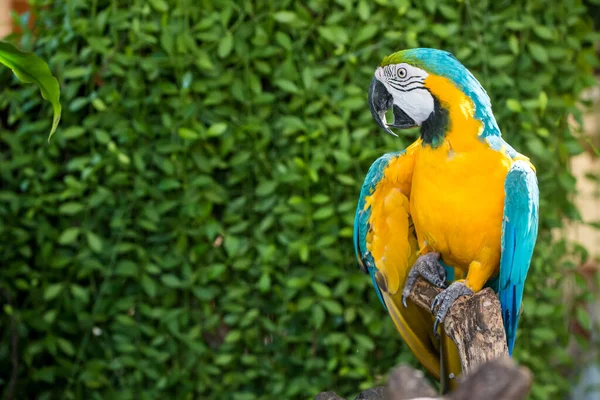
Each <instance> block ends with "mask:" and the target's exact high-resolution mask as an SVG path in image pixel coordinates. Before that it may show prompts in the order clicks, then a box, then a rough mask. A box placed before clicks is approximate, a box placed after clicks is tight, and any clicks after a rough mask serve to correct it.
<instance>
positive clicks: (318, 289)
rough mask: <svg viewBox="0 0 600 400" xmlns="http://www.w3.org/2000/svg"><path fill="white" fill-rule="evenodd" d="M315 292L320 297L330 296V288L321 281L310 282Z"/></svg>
mask: <svg viewBox="0 0 600 400" xmlns="http://www.w3.org/2000/svg"><path fill="white" fill-rule="evenodd" d="M310 286H311V287H312V288H313V290H314V291H315V293H316V294H318V295H319V296H322V297H331V290H329V288H328V287H327V286H326V285H324V284H322V283H321V282H313V283H311V284H310Z"/></svg>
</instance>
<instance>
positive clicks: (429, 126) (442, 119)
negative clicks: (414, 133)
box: [421, 95, 450, 148]
mask: <svg viewBox="0 0 600 400" xmlns="http://www.w3.org/2000/svg"><path fill="white" fill-rule="evenodd" d="M432 96H433V95H432ZM449 125H450V116H449V115H448V110H447V109H446V108H445V107H443V106H442V105H441V104H440V102H439V100H438V99H437V98H436V97H435V96H433V111H432V112H431V114H430V115H429V118H427V119H426V120H425V121H424V122H423V124H422V125H421V139H422V140H423V144H428V145H430V146H431V147H433V148H436V147H438V146H439V145H440V144H442V142H443V141H444V137H445V136H446V133H447V131H448V126H449Z"/></svg>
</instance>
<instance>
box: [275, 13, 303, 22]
mask: <svg viewBox="0 0 600 400" xmlns="http://www.w3.org/2000/svg"><path fill="white" fill-rule="evenodd" d="M273 18H275V21H277V22H281V23H283V24H289V23H290V22H294V21H295V20H296V19H297V18H298V17H297V16H296V13H294V12H292V11H278V12H276V13H275V15H274V16H273Z"/></svg>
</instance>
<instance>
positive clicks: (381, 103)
mask: <svg viewBox="0 0 600 400" xmlns="http://www.w3.org/2000/svg"><path fill="white" fill-rule="evenodd" d="M392 107H393V108H394V123H393V124H388V123H387V121H386V119H385V113H386V112H387V111H388V110H389V109H390V108H392ZM369 108H370V109H371V115H373V119H374V120H375V122H377V125H379V126H380V127H381V128H383V130H385V131H386V132H387V133H389V134H390V135H394V136H398V135H396V134H395V133H394V132H393V131H392V130H391V129H390V127H392V128H399V129H407V128H412V127H414V126H416V124H415V121H414V120H413V119H412V118H411V117H410V116H409V115H408V114H406V113H405V112H404V110H402V109H401V108H400V107H398V106H397V105H396V104H394V98H393V97H392V95H391V94H390V92H388V90H387V89H386V87H385V85H384V84H383V83H381V82H380V81H379V80H378V79H377V78H373V80H372V81H371V86H369Z"/></svg>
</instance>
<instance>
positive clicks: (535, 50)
mask: <svg viewBox="0 0 600 400" xmlns="http://www.w3.org/2000/svg"><path fill="white" fill-rule="evenodd" d="M527 47H528V48H529V53H530V54H531V56H532V57H533V58H534V59H535V60H536V61H538V62H540V63H542V64H545V63H547V62H548V53H546V49H545V48H544V47H543V46H542V45H540V44H537V43H528V44H527Z"/></svg>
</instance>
